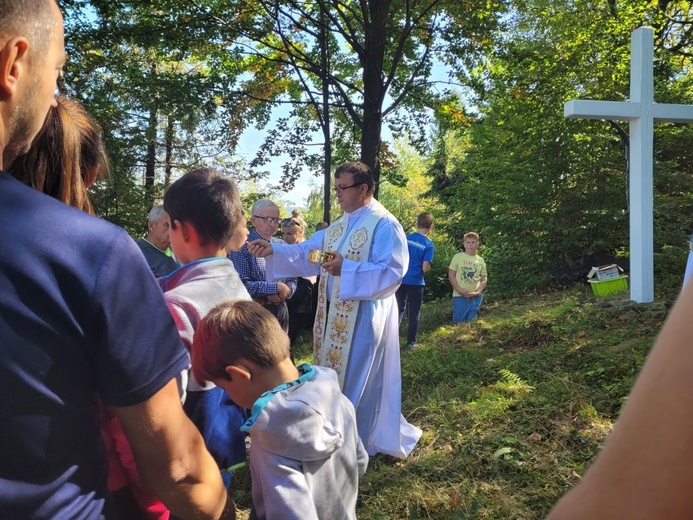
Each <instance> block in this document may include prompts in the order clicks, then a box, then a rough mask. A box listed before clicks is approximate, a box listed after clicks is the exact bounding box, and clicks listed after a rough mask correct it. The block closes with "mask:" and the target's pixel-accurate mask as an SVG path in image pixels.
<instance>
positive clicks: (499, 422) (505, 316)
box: [233, 287, 671, 520]
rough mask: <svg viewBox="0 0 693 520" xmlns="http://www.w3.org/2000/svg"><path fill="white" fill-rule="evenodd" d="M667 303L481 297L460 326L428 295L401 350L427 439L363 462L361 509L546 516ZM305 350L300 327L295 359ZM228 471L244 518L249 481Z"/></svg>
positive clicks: (373, 513) (367, 515) (592, 446)
mask: <svg viewBox="0 0 693 520" xmlns="http://www.w3.org/2000/svg"><path fill="white" fill-rule="evenodd" d="M670 303H671V302H670V301H659V302H656V304H654V305H651V306H646V307H643V306H638V305H632V304H630V303H628V302H620V301H618V300H594V299H593V298H592V297H591V296H586V294H585V290H584V288H582V287H577V288H573V289H567V290H565V291H561V292H549V293H545V294H528V295H525V296H523V297H521V298H514V299H511V300H505V301H503V300H495V301H484V305H483V306H482V308H481V314H480V316H479V318H478V319H477V320H475V321H473V322H471V323H469V324H458V325H453V324H452V323H451V319H450V317H451V314H452V311H451V303H450V301H449V299H446V300H441V301H435V302H427V303H425V304H424V309H423V312H422V326H421V332H420V334H419V347H418V348H417V349H414V350H412V351H407V352H403V353H402V375H403V383H402V398H403V405H402V412H403V414H404V416H405V417H406V418H407V419H408V420H409V421H410V422H412V423H413V424H415V425H417V426H419V427H420V428H421V429H422V430H423V436H422V439H421V441H420V442H419V445H418V446H417V447H416V449H415V450H414V451H413V453H412V454H411V455H410V457H409V458H407V459H406V460H403V461H400V460H397V459H393V458H392V457H388V456H382V455H377V456H375V457H373V458H372V459H371V461H370V464H369V469H368V472H367V473H366V475H365V476H364V477H363V479H362V481H361V483H360V488H359V489H360V496H359V500H358V504H357V517H358V518H359V519H360V520H369V519H374V520H375V519H387V520H396V519H408V520H414V519H441V520H443V519H446V520H447V519H472V518H473V519H499V520H500V519H503V520H507V519H518V520H523V519H537V518H543V517H544V516H545V515H546V514H547V513H548V511H549V509H550V508H551V506H552V505H553V504H554V503H555V502H556V501H557V500H558V498H559V497H560V496H561V495H562V494H563V493H564V492H565V491H566V490H567V489H568V488H569V487H570V486H572V485H573V484H575V483H576V482H577V481H578V480H579V478H580V475H582V474H583V473H584V471H585V470H586V468H587V467H588V466H589V464H590V461H591V460H592V459H593V458H594V457H595V456H596V455H597V453H598V452H599V450H600V449H601V446H602V444H603V442H604V439H605V438H606V436H607V435H608V433H609V431H610V430H611V427H612V425H613V422H614V421H615V419H616V418H617V416H618V413H619V412H620V410H621V408H622V406H623V403H624V402H625V399H626V396H627V395H628V392H629V391H630V389H631V387H632V385H633V383H634V381H635V378H636V376H637V374H638V372H639V370H640V368H641V366H642V364H643V362H644V360H645V358H646V356H647V354H648V352H649V350H650V348H651V347H652V344H653V342H654V338H655V336H656V334H657V333H658V331H659V329H660V327H661V326H662V324H663V322H664V319H665V317H666V313H667V311H668V308H669V307H670ZM401 331H402V332H403V333H406V322H405V323H404V324H403V325H402V328H401ZM310 356H311V346H310V336H309V334H305V337H304V342H303V343H302V344H301V345H300V346H299V350H298V358H299V359H300V360H301V361H310ZM238 477H239V478H238V480H237V481H236V480H235V481H234V485H235V486H236V488H235V490H234V495H233V496H234V498H235V499H237V501H238V504H239V506H240V510H241V514H239V518H243V514H245V513H247V509H245V508H249V507H250V497H249V490H250V479H249V477H248V476H247V474H246V473H244V472H243V471H242V472H241V473H240V474H239V476H238ZM234 478H235V476H234ZM244 509H245V513H244Z"/></svg>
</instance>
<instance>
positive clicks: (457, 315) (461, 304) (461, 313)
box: [452, 294, 484, 323]
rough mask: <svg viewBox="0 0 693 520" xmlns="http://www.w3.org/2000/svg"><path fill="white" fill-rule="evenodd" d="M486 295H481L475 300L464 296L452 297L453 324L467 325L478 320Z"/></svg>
mask: <svg viewBox="0 0 693 520" xmlns="http://www.w3.org/2000/svg"><path fill="white" fill-rule="evenodd" d="M483 299H484V295H483V294H480V295H479V296H475V297H474V298H465V297H464V296H453V297H452V322H453V323H462V322H464V323H467V322H470V321H472V320H473V319H474V318H476V316H477V314H479V307H480V306H481V300H483Z"/></svg>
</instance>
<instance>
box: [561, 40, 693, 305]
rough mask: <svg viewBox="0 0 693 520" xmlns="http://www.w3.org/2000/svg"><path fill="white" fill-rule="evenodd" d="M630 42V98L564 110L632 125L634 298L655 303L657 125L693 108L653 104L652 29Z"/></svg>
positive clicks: (680, 118) (576, 103) (686, 115)
mask: <svg viewBox="0 0 693 520" xmlns="http://www.w3.org/2000/svg"><path fill="white" fill-rule="evenodd" d="M630 41H631V51H630V100H629V101H623V102H621V101H588V100H573V101H568V102H567V103H566V104H565V105H564V107H563V114H564V115H565V117H568V118H572V119H577V118H587V119H618V120H627V121H629V122H630V183H629V184H630V191H629V194H630V297H631V299H633V300H635V301H636V302H651V301H652V300H654V260H653V257H654V246H653V244H654V240H653V236H652V235H653V231H652V230H653V224H652V220H653V218H652V202H653V187H652V186H653V181H652V161H653V146H652V133H653V129H654V122H655V121H671V122H675V123H690V122H693V105H667V104H661V105H660V104H658V103H655V102H654V81H653V72H652V67H653V57H654V45H653V31H652V28H650V27H640V28H639V29H636V30H635V31H633V33H632V34H631V39H630Z"/></svg>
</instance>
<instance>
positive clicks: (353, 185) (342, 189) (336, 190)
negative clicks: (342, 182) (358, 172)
mask: <svg viewBox="0 0 693 520" xmlns="http://www.w3.org/2000/svg"><path fill="white" fill-rule="evenodd" d="M361 184H366V183H365V182H357V183H355V184H352V185H351V186H335V187H334V192H335V193H341V192H343V191H344V190H348V189H349V188H355V187H356V186H361Z"/></svg>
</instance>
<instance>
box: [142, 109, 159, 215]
mask: <svg viewBox="0 0 693 520" xmlns="http://www.w3.org/2000/svg"><path fill="white" fill-rule="evenodd" d="M156 116H157V114H156V108H155V107H152V108H150V109H149V122H148V124H147V158H146V159H145V171H144V187H145V191H146V192H147V197H149V202H150V203H151V205H152V206H153V205H154V204H155V196H154V181H155V180H156V130H157V128H156V127H157V117H156Z"/></svg>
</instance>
